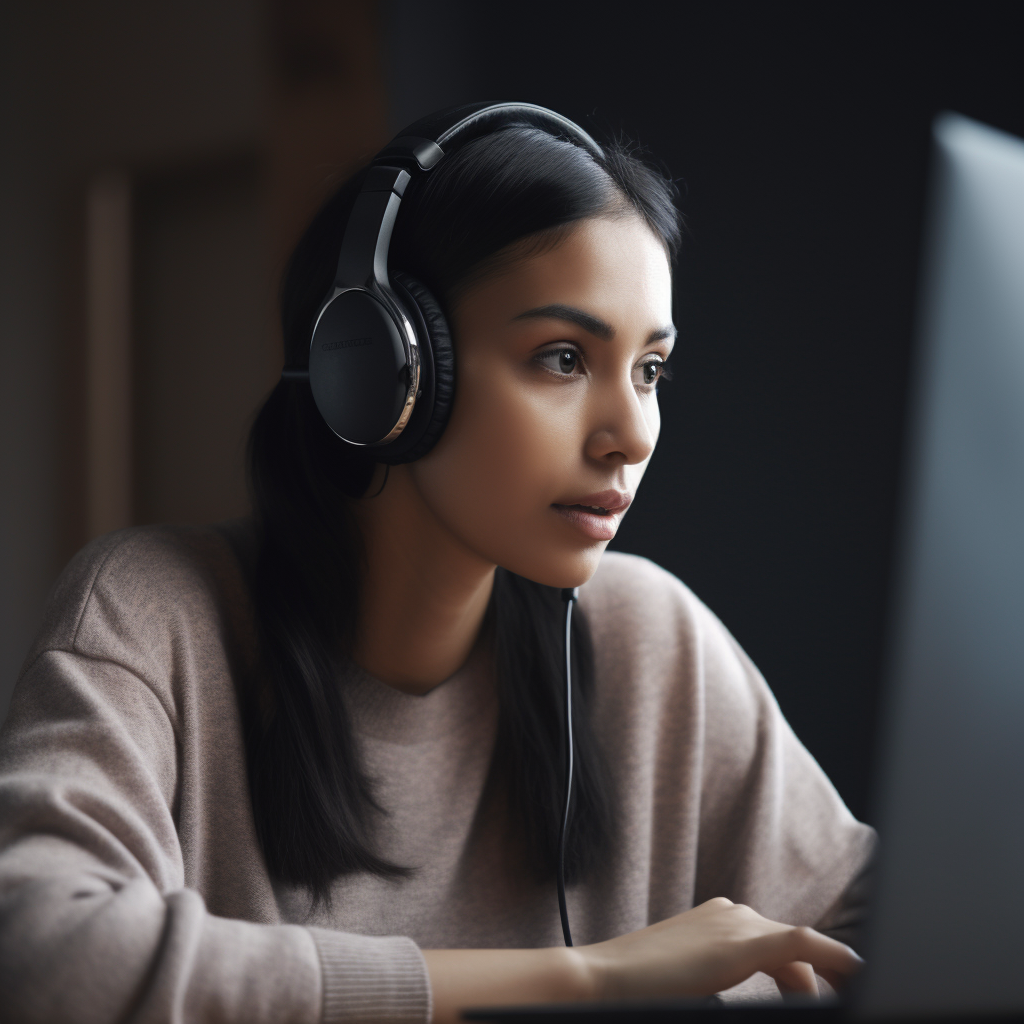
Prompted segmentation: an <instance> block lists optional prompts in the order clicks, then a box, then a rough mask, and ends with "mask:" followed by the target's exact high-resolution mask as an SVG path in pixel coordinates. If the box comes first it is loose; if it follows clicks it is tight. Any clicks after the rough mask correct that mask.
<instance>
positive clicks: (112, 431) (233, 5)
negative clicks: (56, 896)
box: [0, 0, 386, 716]
mask: <svg viewBox="0 0 1024 1024" xmlns="http://www.w3.org/2000/svg"><path fill="white" fill-rule="evenodd" d="M0 18H2V21H0V47H2V50H0V64H2V68H0V72H2V75H3V81H2V83H0V86H2V97H3V103H4V106H3V108H2V111H0V133H2V136H0V137H2V138H3V140H4V148H3V158H2V160H0V211H2V212H0V339H2V340H0V345H2V353H3V370H2V372H0V388H2V393H0V417H2V419H0V716H2V714H3V712H4V710H5V709H6V705H7V701H8V697H9V692H10V688H11V686H12V685H13V682H14V678H15V676H16V673H17V670H18V666H19V664H20V662H21V660H22V658H23V657H24V654H25V651H26V649H27V647H28V644H29V642H30V640H31V637H32V634H33V633H34V631H35V629H36V628H37V626H38V621H39V614H40V610H41V606H42V601H43V599H44V596H45V594H46V591H47V590H48V588H49V587H50V585H51V584H52V582H53V580H54V579H55V577H56V575H57V573H58V572H59V571H60V568H61V567H62V565H63V564H64V563H65V562H66V561H67V559H68V558H69V557H70V555H71V554H72V553H73V552H74V551H75V550H76V549H77V548H78V547H80V546H81V545H82V544H83V543H84V542H85V541H87V540H88V539H90V537H92V536H95V535H96V534H98V533H102V532H106V530H109V529H112V528H116V527H119V526H124V525H130V524H132V523H138V522H150V521H154V520H158V521H177V522H194V521H208V520H211V519H219V518H225V517H227V516H230V515H233V514H237V513H239V512H241V511H244V509H245V507H246V499H245V493H244V484H243V474H242V458H241V457H242V448H243V444H244V436H245V432H246V429H247V426H248V421H249V418H250V416H251V414H252V412H253V410H254V408H255V407H256V405H257V403H258V402H259V400H260V398H261V397H262V395H263V394H264V393H265V392H266V390H267V389H268V388H269V387H270V385H271V384H272V383H273V380H274V377H275V375H276V373H277V371H278V369H279V367H280V350H279V342H278V337H277V329H276V324H275V305H276V293H277V280H278V277H279V274H280V271H281V268H282V266H283V262H284V257H285V254H286V252H287V251H288V249H289V247H290V246H291V244H292V243H293V242H294V241H295V239H296V237H297V235H298V233H299V231H300V230H301V228H302V226H303V224H304V223H305V222H306V220H307V219H308V218H309V216H310V214H311V213H312V211H313V210H314V209H315V208H316V206H317V205H318V204H319V203H320V202H321V200H322V199H323V198H324V196H325V195H326V194H327V192H328V191H329V190H330V189H331V187H332V186H333V184H334V183H335V182H336V181H337V180H338V179H339V178H340V177H343V176H344V175H345V174H346V173H347V171H348V170H349V168H350V167H351V166H352V165H353V164H354V163H357V162H359V161H360V160H362V159H364V158H365V157H366V156H367V155H369V154H371V153H372V152H373V151H374V150H375V149H377V148H378V147H379V146H380V145H381V144H382V143H383V141H384V135H385V132H386V103H385V94H384V87H383V78H382V76H381V74H380V71H379V46H378V30H377V15H376V7H375V4H374V3H372V2H371V0H345V2H337V0H288V2H285V0H280V2H273V0H217V2H216V3H197V2H194V0H182V2H180V3H177V4H171V5H167V4H163V5H158V4H133V3H128V2H125V0H95V2H93V3H89V4H76V3H68V2H64V0H56V2H54V3H50V4H45V5H43V4H5V5H3V9H2V13H0Z"/></svg>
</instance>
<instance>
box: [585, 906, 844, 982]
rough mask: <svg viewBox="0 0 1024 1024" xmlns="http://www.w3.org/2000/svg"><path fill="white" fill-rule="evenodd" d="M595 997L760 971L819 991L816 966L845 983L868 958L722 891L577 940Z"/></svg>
mask: <svg viewBox="0 0 1024 1024" xmlns="http://www.w3.org/2000/svg"><path fill="white" fill-rule="evenodd" d="M579 953H580V955H581V956H582V958H583V962H584V965H585V966H586V969H587V972H588V974H589V975H590V977H591V984H592V986H593V993H594V998H597V999H641V998H642V999H648V998H659V997H661V998H666V997H672V996H708V995H712V994H713V993H715V992H721V991H723V990H724V989H727V988H731V987H732V986H733V985H736V984H739V982H741V981H744V980H746V979H747V978H749V977H750V976H751V975H752V974H754V973H756V972H757V971H763V972H764V973H765V974H768V975H770V976H771V977H772V978H774V979H775V982H776V984H777V985H778V986H779V988H780V989H781V990H782V991H783V992H787V993H788V992H801V993H806V994H808V995H815V996H816V995H817V994H818V989H817V986H816V984H815V981H814V975H815V973H817V974H820V975H821V976H822V977H823V978H824V979H825V980H826V981H827V982H828V983H829V984H830V985H832V987H833V988H841V987H842V986H843V984H844V983H845V981H846V980H847V978H849V977H850V975H852V974H854V973H855V972H856V971H857V969H858V968H859V967H860V966H861V964H862V963H863V961H862V960H861V958H860V957H859V956H857V954H856V953H854V952H853V950H852V949H850V947H849V946H844V945H843V944H842V943H841V942H836V940H835V939H830V938H828V936H826V935H822V934H821V933H820V932H816V931H814V929H813V928H798V927H793V926H792V925H786V924H779V923H777V922H776V921H769V920H768V919H767V918H764V917H762V916H761V915H760V914H758V913H756V912H755V911H753V910H751V909H750V907H746V906H743V905H742V904H740V903H733V902H732V901H731V900H727V899H725V898H724V897H718V898H716V899H713V900H708V901H707V903H702V904H701V905H700V906H699V907H694V908H693V910H688V911H686V913H684V914H678V915H677V916H675V917H670V918H669V919H668V920H667V921H661V922H659V923H658V924H655V925H651V927H649V928H643V929H641V930H640V931H638V932H630V933H629V934H628V935H622V936H619V938H616V939H609V940H607V941H606V942H597V943H594V944H593V945H591V946H580V947H579Z"/></svg>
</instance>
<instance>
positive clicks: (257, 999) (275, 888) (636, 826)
mask: <svg viewBox="0 0 1024 1024" xmlns="http://www.w3.org/2000/svg"><path fill="white" fill-rule="evenodd" d="M228 535H229V534H226V533H224V532H221V531H218V530H215V529H199V530H186V529H171V528H142V529H135V530H127V531H122V532H120V533H117V534H113V535H111V536H109V537H106V538H103V539H101V540H99V541H96V542H95V543H93V544H91V545H89V546H88V547H87V548H86V549H85V550H84V551H83V552H81V553H80V554H79V555H78V556H77V557H76V558H75V560H74V561H73V562H72V563H71V565H70V566H69V567H68V569H67V570H66V571H65V573H64V575H63V576H62V578H61V580H60V581H59V583H58V584H57V587H56V590H55V592H54V594H53V596H52V599H51V601H50V604H49V607H48V612H47V617H46V621H45V624H44V626H43V629H42V631H41V633H40V636H39V638H38V641H37V643H36V644H35V646H34V648H33V650H32V651H31V653H30V655H29V657H28V660H27V662H26V665H25V668H24V671H23V673H22V676H21V678H20V680H19V682H18V685H17V688H16V690H15V694H14V699H13V702H12V705H11V710H10V714H9V717H8V719H7V722H6V723H5V725H4V727H3V729H2V731H0V993H2V995H0V1020H3V1021H61V1022H65V1024H72V1022H86V1021H89V1022H92V1021H95V1022H110V1021H132V1022H150V1021H225V1022H227V1021H239V1022H246V1024H259V1022H264V1021H266V1022H271V1021H273V1022H275V1024H285V1022H317V1021H322V1022H325V1024H328V1022H335V1021H348V1020H357V1019H358V1020H361V1021H381V1022H385V1021H386V1022H398V1021H416V1022H422V1021H426V1020H427V1019H428V1018H429V1014H430V990H429V981H428V977H427V974H426V970H425V967H424V962H423V958H422V956H421V954H420V952H419V950H420V948H431V947H467V946H475V947H515V946H520V947H521V946H534V947H537V946H546V945H557V944H559V943H560V941H561V938H560V930H559V923H558V910H557V902H556V899H555V895H554V893H553V891H552V887H551V886H550V885H540V884H538V883H536V882H535V881H534V880H532V879H531V877H530V876H529V875H528V874H527V872H526V871H525V870H524V869H523V867H522V865H521V864H520V863H519V858H517V857H516V856H515V855H514V849H515V844H514V843H513V844H511V845H510V844H509V843H507V842H505V841H504V832H503V829H502V827H501V823H500V821H498V819H497V818H496V816H495V815H494V814H491V813H488V806H489V802H488V801H486V800H482V799H481V794H482V792H483V787H484V781H485V778H486V776H487V771H488V765H489V762H490V758H491V752H492V746H493V739H494V733H495V714H496V711H495V708H496V705H495V698H494V693H493V689H492V683H491V679H490V677H489V674H488V672H487V669H486V658H484V657H483V656H482V655H480V654H477V655H475V656H474V657H472V658H471V659H470V662H469V663H468V664H467V665H466V666H465V667H464V668H463V669H462V670H460V671H459V672H458V673H456V675H454V676H453V677H452V678H451V679H449V680H448V681H446V682H445V683H443V684H441V685H440V686H438V687H437V688H436V689H435V690H433V691H432V692H431V693H429V694H428V695H427V696H424V697H417V696H410V695H406V694H403V693H400V692H398V691H397V690H394V689H392V688H390V687H388V686H386V685H384V684H382V683H380V682H378V681H376V680H374V679H371V678H369V677H367V676H365V675H356V676H354V677H353V678H346V679H344V680H340V681H339V684H340V685H343V686H344V687H345V688H346V693H347V695H348V699H349V702H350V707H351V710H352V714H353V717H354V721H355V723H356V734H357V736H358V737H359V741H360V742H361V745H362V754H363V757H364V759H365V763H366V764H367V766H368V768H369V770H370V773H371V775H372V777H373V778H374V779H375V780H376V786H377V788H376V793H377V796H378V799H379V801H380V803H381V804H382V805H383V807H384V808H385V809H386V811H387V818H386V825H385V827H384V829H383V830H382V832H381V834H380V846H381V850H382V852H383V854H384V855H385V856H386V857H387V858H388V859H390V860H392V861H396V862H398V863H401V864H404V865H408V866H411V867H414V868H416V869H417V870H416V871H415V872H414V873H413V874H412V875H411V876H410V877H408V878H405V879H401V880H382V879H380V878H376V877H367V876H363V875H356V876H352V877H346V878H343V879H341V880H339V881H338V882H337V884H336V886H335V891H334V900H333V906H332V909H331V911H330V912H329V913H327V912H323V911H321V912H319V913H316V914H314V913H311V912H310V903H309V899H308V897H307V895H306V894H305V893H304V892H301V891H296V890H294V889H290V888H287V887H284V886H280V885H276V884H275V883H274V881H273V880H272V879H271V878H269V877H268V875H267V871H266V869H265V866H264V863H263V859H262V857H261V854H260V850H259V847H258V846H257V843H256V839H255V835H254V829H253V821H252V815H251V811H250V806H249V798H248V790H247V783H246V773H245V767H244V756H243V746H242V738H241V732H240V726H239V714H238V708H237V704H236V699H235V694H234V689H233V687H234V679H235V677H236V674H237V673H238V672H239V671H240V668H241V666H243V665H244V664H245V663H246V659H248V658H251V657H252V654H253V649H254V645H253V641H252V623H251V620H250V612H249V604H248V596H247V591H246V587H245V584H244V582H243V577H242V574H241V571H240V567H239V563H238V561H237V559H236V556H235V554H234V549H233V547H232V546H231V545H230V544H229V543H227V541H226V540H225V537H226V536H228ZM580 606H581V608H582V609H583V611H584V612H585V614H586V615H587V617H588V618H589V621H590V625H591V629H592V632H593V637H594V642H595V648H596V652H595V653H596V665H597V696H596V703H595V706H594V708H593V714H594V716H595V721H596V727H597V734H598V737H599V740H600V742H601V744H602V747H603V749H604V751H605V752H606V756H607V758H608V760H609V763H610V765H611V769H612V774H613V776H614V787H615V799H616V800H617V803H618V807H619V811H620V816H619V820H620V822H621V834H620V836H619V838H618V841H617V843H616V845H615V847H614V849H613V850H612V852H611V854H610V856H609V857H608V858H607V860H606V861H605V863H603V864H602V865H601V868H600V870H599V871H598V872H597V873H596V874H595V876H594V877H592V878H591V879H590V880H588V881H587V882H586V883H584V884H581V885H579V886H577V887H574V888H573V889H571V890H570V893H569V897H568V899H569V912H570V917H571V921H572V926H573V934H574V938H576V940H577V941H578V942H580V943H585V942H592V941H596V940H600V939H605V938H609V937H611V936H614V935H619V934H621V933H624V932H627V931H631V930H633V929H637V928H641V927H643V926H644V925H647V924H651V923H653V922H655V921H658V920H661V919H663V918H665V917H668V916H669V915H672V914H675V913H678V912H679V911H682V910H685V909H687V908H688V907H691V906H693V905H694V904H695V903H699V902H701V901H703V900H705V899H708V898H710V897H712V896H716V895H724V896H728V897H729V898H731V899H733V900H735V901H742V902H745V903H749V904H750V905H752V906H753V907H754V908H755V909H757V910H758V911H760V912H761V913H763V914H765V915H766V916H768V917H772V918H775V919H778V920H781V921H787V922H792V923H798V924H817V925H819V926H820V927H827V926H830V925H831V926H834V927H841V926H843V925H844V924H848V923H849V919H850V918H851V917H852V916H853V915H854V914H855V911H854V910H853V909H852V908H851V907H850V900H849V898H848V897H847V898H846V899H845V900H844V893H846V892H847V890H848V888H849V886H850V883H851V880H852V879H854V877H855V876H856V875H857V874H858V872H859V871H860V870H861V868H862V867H863V865H864V864H865V862H866V860H867V858H868V856H869V853H870V849H871V846H872V843H873V834H872V833H871V830H870V829H868V828H867V827H866V826H863V825H860V824H858V823H857V822H856V821H855V820H854V819H853V818H852V817H851V816H850V814H849V812H848V811H847V810H846V808H845V807H844V806H843V804H842V802H841V801H840V799H839V797H838V796H837V794H836V793H835V791H834V790H833V788H832V786H831V785H830V784H829V782H828V780H827V779H826V778H825V776H824V775H823V774H822V772H821V770H820V769H819V767H818V766H817V764H816V763H815V762H814V760H813V759H812V758H811V757H810V755H809V754H808V753H807V752H806V751H805V749H804V748H803V747H802V746H801V745H800V743H799V742H798V741H797V739H796V738H795V737H794V736H793V734H792V732H791V731H790V729H789V728H788V726H787V725H786V722H785V721H784V720H783V718H782V716H781V714H780V713H779V710H778V708H777V706H776V704H775V702H774V700H773V698H772V696H771V694H770V692H769V691H768V688H767V686H766V685H765V683H764V681H763V680H762V678H761V676H760V675H759V674H758V672H757V670H756V669H755V668H754V666H753V665H752V664H751V662H750V661H749V660H748V658H747V657H746V656H745V655H744V653H743V651H742V650H741V649H740V648H739V646H738V645H737V644H736V642H735V641H734V640H733V638H732V637H731V636H730V635H729V633H728V632H726V630H725V629H724V628H723V627H722V625H721V624H720V623H719V622H718V620H717V619H715V617H714V616H713V615H712V614H711V613H710V612H709V611H708V610H707V609H706V608H705V607H704V606H703V605H702V604H701V603H700V601H698V600H697V598H695V597H694V596H693V594H691V593H690V591H689V590H687V589H686V587H685V586H683V584H682V583H680V582H679V581H678V580H677V579H675V578H674V577H673V576H671V575H670V574H668V573H666V572H664V571H663V570H662V569H659V568H658V567H657V566H655V565H653V564H651V563H650V562H648V561H646V560H644V559H640V558H635V557H631V556H626V555H616V554H606V555H605V557H604V559H603V561H602V563H601V567H600V569H599V571H598V573H597V574H596V576H595V577H594V579H593V580H592V581H591V582H590V583H588V584H587V585H586V586H584V587H583V588H582V589H581V593H580ZM844 916H845V918H846V919H847V920H846V921H844V920H843V918H844Z"/></svg>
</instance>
